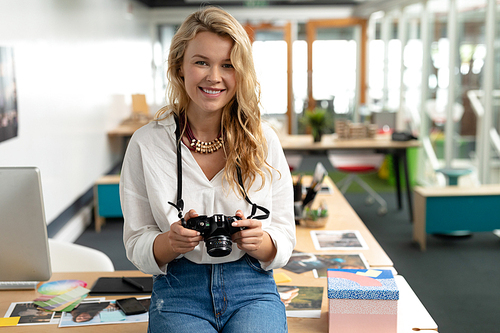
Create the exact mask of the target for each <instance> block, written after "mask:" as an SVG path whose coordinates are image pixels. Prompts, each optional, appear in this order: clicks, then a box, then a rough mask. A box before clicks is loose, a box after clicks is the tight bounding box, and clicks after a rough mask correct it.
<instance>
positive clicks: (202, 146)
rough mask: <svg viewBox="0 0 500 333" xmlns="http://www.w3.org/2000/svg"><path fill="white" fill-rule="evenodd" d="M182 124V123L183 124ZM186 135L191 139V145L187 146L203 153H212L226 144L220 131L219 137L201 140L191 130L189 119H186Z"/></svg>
mask: <svg viewBox="0 0 500 333" xmlns="http://www.w3.org/2000/svg"><path fill="white" fill-rule="evenodd" d="M181 126H182V125H181ZM186 136H187V138H188V140H189V145H188V146H187V147H188V148H189V149H190V150H192V151H195V152H197V153H201V154H210V153H214V152H216V151H217V150H219V149H220V148H222V145H223V144H224V140H223V139H222V133H219V137H218V138H215V139H214V140H212V141H208V142H205V141H200V140H198V139H197V138H195V137H194V134H193V131H192V130H191V126H189V121H187V119H186Z"/></svg>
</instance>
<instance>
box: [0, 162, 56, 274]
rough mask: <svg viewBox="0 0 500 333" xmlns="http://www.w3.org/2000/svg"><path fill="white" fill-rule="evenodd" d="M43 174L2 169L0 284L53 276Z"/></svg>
mask: <svg viewBox="0 0 500 333" xmlns="http://www.w3.org/2000/svg"><path fill="white" fill-rule="evenodd" d="M47 243H48V242H47V224H46V222H45V211H44V205H43V196H42V186H41V180H40V171H39V170H38V168H36V167H0V253H1V255H0V281H46V280H48V279H50V276H51V266H50V257H49V247H48V244H47Z"/></svg>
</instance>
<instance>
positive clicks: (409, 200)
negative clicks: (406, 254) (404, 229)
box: [399, 150, 413, 223]
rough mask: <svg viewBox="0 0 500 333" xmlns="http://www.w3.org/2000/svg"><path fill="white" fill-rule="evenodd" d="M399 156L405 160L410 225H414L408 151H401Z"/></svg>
mask: <svg viewBox="0 0 500 333" xmlns="http://www.w3.org/2000/svg"><path fill="white" fill-rule="evenodd" d="M399 155H400V156H401V159H402V160H403V167H404V170H405V181H406V194H407V196H408V211H409V213H410V223H413V202H412V198H411V183H410V174H409V172H408V158H407V157H406V150H403V151H401V152H400V153H399Z"/></svg>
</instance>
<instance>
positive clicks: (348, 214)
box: [295, 177, 393, 267]
mask: <svg viewBox="0 0 500 333" xmlns="http://www.w3.org/2000/svg"><path fill="white" fill-rule="evenodd" d="M310 179H311V178H310V177H304V180H303V184H304V185H307V184H308V181H309V182H310ZM323 184H324V185H326V186H328V187H330V188H331V189H332V192H333V193H331V194H321V193H318V194H317V195H316V198H315V199H314V204H318V203H319V202H321V201H322V200H324V201H325V203H326V205H327V207H328V214H329V216H328V222H327V224H326V226H325V227H323V228H314V229H312V228H305V227H297V229H296V232H297V245H296V246H295V250H297V251H300V252H305V253H325V254H326V253H355V252H356V253H357V252H359V253H363V255H364V256H365V258H366V260H367V261H368V264H369V265H370V266H371V267H392V266H393V262H392V260H391V259H390V258H389V256H388V255H387V253H385V251H384V250H383V249H382V247H381V246H380V244H379V243H378V242H377V240H376V239H375V237H373V235H372V233H371V232H370V230H368V228H367V227H366V226H365V224H364V223H363V221H361V218H360V217H359V216H358V214H356V212H355V211H354V209H353V208H352V207H351V205H350V204H349V203H348V202H347V200H346V199H345V197H344V196H343V195H342V193H341V192H340V191H339V189H337V187H336V186H335V184H334V183H333V182H332V180H331V179H330V178H326V179H325V180H324V181H323ZM312 230H358V231H359V232H360V234H361V236H362V237H363V239H364V240H365V242H366V243H367V245H368V249H367V250H336V251H331V250H329V251H318V250H316V248H315V247H314V244H313V241H312V238H311V234H310V232H311V231H312Z"/></svg>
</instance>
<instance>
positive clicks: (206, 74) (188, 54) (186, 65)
mask: <svg viewBox="0 0 500 333" xmlns="http://www.w3.org/2000/svg"><path fill="white" fill-rule="evenodd" d="M232 47H233V40H232V39H231V38H230V37H221V36H219V35H217V34H214V33H212V32H207V31H204V32H200V33H198V34H197V35H196V37H195V38H193V39H192V40H191V41H189V43H188V45H187V47H186V51H185V53H184V60H183V62H182V66H181V68H180V75H181V76H182V77H184V86H185V88H186V92H187V94H188V95H189V98H190V99H191V102H190V103H189V107H188V112H189V113H191V114H192V113H197V114H199V113H200V112H210V113H213V112H219V113H220V112H221V111H222V108H223V107H224V106H225V105H226V104H228V103H229V101H231V99H232V98H233V96H234V94H235V92H236V77H235V70H234V68H233V66H232V64H231V60H230V55H231V49H232Z"/></svg>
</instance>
